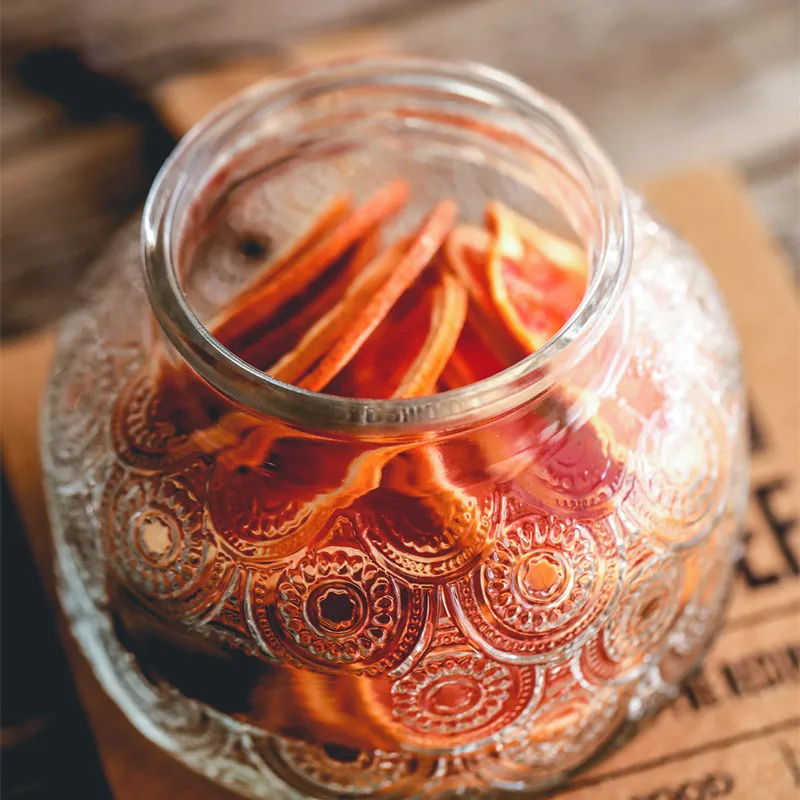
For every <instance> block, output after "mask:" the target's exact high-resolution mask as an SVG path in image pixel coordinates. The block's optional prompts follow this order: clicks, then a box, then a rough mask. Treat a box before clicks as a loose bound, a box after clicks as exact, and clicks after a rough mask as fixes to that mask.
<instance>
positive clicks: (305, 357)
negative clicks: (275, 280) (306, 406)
mask: <svg viewBox="0 0 800 800" xmlns="http://www.w3.org/2000/svg"><path fill="white" fill-rule="evenodd" d="M406 245H407V243H406V242H405V241H401V242H398V243H397V244H395V245H394V246H393V247H391V248H390V249H389V250H387V251H386V252H384V253H382V254H381V255H380V256H378V257H377V258H376V259H374V260H373V262H372V263H371V264H370V265H369V267H368V268H367V269H365V270H363V271H362V272H361V274H360V275H358V276H357V277H356V278H355V280H354V281H353V282H352V283H351V284H350V286H349V287H348V288H347V290H346V291H345V294H344V297H342V298H341V299H340V300H339V302H337V303H336V305H335V306H334V307H333V308H331V309H330V311H328V313H327V314H325V315H324V316H323V317H321V318H320V319H319V320H318V321H317V322H316V324H314V325H312V327H310V328H309V329H308V330H307V331H306V333H305V334H304V335H303V338H302V339H301V340H300V341H299V342H298V344H297V346H296V347H295V348H294V349H293V350H292V351H291V352H289V353H287V354H286V355H285V356H283V358H281V359H280V360H279V361H277V362H276V363H275V364H274V365H273V366H272V367H270V369H268V370H267V372H268V373H269V374H270V375H272V377H273V378H276V379H277V380H279V381H283V382H284V383H294V382H295V381H297V380H298V379H299V378H301V377H302V376H303V375H304V374H305V373H306V372H307V371H308V370H309V369H310V368H311V367H312V366H313V365H314V363H315V362H316V361H318V360H319V359H320V358H321V357H322V355H323V354H324V353H325V352H326V350H328V349H329V348H330V347H331V344H332V343H333V342H334V341H335V339H336V337H337V336H339V335H340V334H341V333H342V331H343V330H344V329H345V328H346V327H347V326H348V324H350V322H351V320H352V319H353V318H354V316H355V315H357V314H358V310H359V309H360V308H364V306H365V305H366V304H367V303H368V302H369V299H370V298H371V297H372V296H374V295H375V292H376V291H377V290H378V288H379V287H380V286H381V285H382V284H384V283H386V281H387V280H388V279H389V277H390V275H391V274H392V272H393V271H394V269H395V268H396V266H397V264H398V262H399V261H400V259H401V257H402V255H403V252H404V250H405V248H406Z"/></svg>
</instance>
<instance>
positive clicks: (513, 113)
mask: <svg viewBox="0 0 800 800" xmlns="http://www.w3.org/2000/svg"><path fill="white" fill-rule="evenodd" d="M397 175H403V176H404V177H407V178H408V179H409V180H410V181H411V183H412V187H413V191H412V197H413V198H414V202H416V203H419V204H420V206H421V207H423V208H424V207H428V206H429V205H430V203H431V202H432V201H434V200H438V199H439V198H441V197H442V196H445V195H450V196H454V197H456V198H457V200H458V202H459V204H460V206H461V210H462V215H463V216H464V217H465V218H467V219H472V220H476V219H480V216H481V214H482V209H483V205H484V203H485V202H486V200H487V199H490V198H496V199H499V200H501V201H503V202H505V203H507V204H508V205H509V206H511V207H513V208H515V209H517V210H519V211H522V212H523V213H526V214H527V215H529V216H532V217H536V218H546V219H547V220H548V223H549V224H553V225H558V224H561V225H562V227H564V229H565V230H568V231H571V233H574V236H575V237H576V238H577V239H579V240H580V241H581V243H582V244H583V245H584V246H585V247H586V249H587V252H588V253H589V256H590V264H591V274H590V285H589V288H588V291H587V294H586V296H585V299H584V301H583V303H582V304H581V306H580V307H579V309H578V310H577V311H576V313H575V314H574V316H573V317H572V318H571V320H570V321H569V322H568V323H567V325H566V326H565V327H564V328H563V329H562V330H561V332H560V333H559V334H558V335H557V336H556V337H555V338H554V339H552V340H551V341H550V342H549V343H548V344H547V345H546V346H544V347H543V348H542V349H541V350H540V351H538V352H536V353H535V354H534V355H532V356H530V357H529V358H527V359H526V360H524V361H522V362H520V363H518V364H516V365H514V366H513V367H511V368H509V369H507V370H505V371H504V372H502V373H500V374H498V375H495V376H494V377H492V378H489V379H487V380H485V381H482V382H480V383H477V384H474V385H471V386H468V387H465V388H462V389H457V390H454V391H451V392H447V393H443V394H439V395H435V396H431V397H427V398H423V399H415V400H408V401H405V400H403V401H400V400H392V401H388V400H387V401H368V400H351V399H344V398H337V397H332V396H328V395H322V394H314V393H309V392H305V391H302V390H299V389H296V388H293V387H291V386H287V385H284V384H280V383H277V382H276V381H274V380H272V379H271V378H269V377H267V376H266V375H264V374H263V373H262V372H260V371H258V370H257V369H255V368H253V367H251V366H249V365H248V364H246V363H245V362H244V361H242V360H240V359H238V358H236V357H235V356H234V355H233V354H232V353H230V352H228V351H226V350H225V348H223V347H222V346H221V345H220V344H219V343H218V342H217V341H216V340H214V339H213V337H211V335H210V334H209V333H208V331H207V330H206V328H205V327H204V326H203V322H204V321H205V320H207V319H208V318H209V316H210V315H211V313H213V311H214V310H215V309H217V308H218V307H219V306H220V305H221V304H222V303H223V302H224V301H225V299H226V298H227V297H229V296H230V295H231V294H232V292H233V291H235V290H236V288H237V287H239V286H240V285H241V284H242V283H244V282H245V281H246V280H247V279H248V277H249V276H250V275H251V274H252V272H253V270H254V269H256V268H258V267H259V266H260V265H261V263H262V260H263V258H266V257H268V251H269V250H270V248H271V247H278V248H279V247H280V246H281V245H282V244H283V243H284V242H287V241H289V240H291V239H292V238H293V237H294V236H296V235H297V234H298V233H299V232H300V231H302V230H303V228H304V225H305V224H306V223H307V221H308V219H309V218H310V215H311V214H312V213H313V211H314V209H315V208H317V207H318V204H319V203H320V201H322V200H324V199H325V198H326V197H329V196H330V195H331V194H332V193H333V192H335V191H337V190H341V189H342V188H343V187H345V188H349V189H352V190H353V191H354V192H356V194H358V195H362V194H364V195H365V194H367V193H368V192H370V191H372V190H373V189H374V188H375V187H376V186H378V185H380V184H381V183H382V182H384V181H385V180H387V179H389V178H392V177H395V176H397ZM418 214H419V208H418V207H414V206H413V203H412V207H411V208H409V210H408V212H407V213H406V215H405V216H404V217H403V219H402V220H401V221H400V223H399V228H401V229H402V228H404V227H407V226H408V225H409V224H411V223H412V222H413V220H414V219H416V218H417V216H418ZM86 293H87V297H86V304H85V305H84V307H83V308H81V310H79V311H77V312H76V313H74V314H73V315H72V316H71V317H70V318H69V319H68V320H67V321H66V322H65V323H64V325H63V329H62V331H61V336H60V339H59V345H58V351H57V355H56V358H55V367H54V371H53V375H52V380H51V383H50V386H49V391H48V393H47V397H46V402H45V408H44V422H43V461H44V467H45V474H46V484H47V493H48V503H49V509H50V515H51V520H52V526H53V536H54V540H55V545H56V562H57V573H58V577H59V584H60V594H61V599H62V603H63V605H64V608H65V610H66V612H67V614H68V617H69V619H70V622H71V625H72V630H73V633H74V635H75V637H76V638H77V640H78V641H79V643H80V644H81V646H82V648H83V649H84V651H85V653H86V655H87V657H88V659H89V660H90V662H91V663H92V664H93V666H94V668H95V671H96V674H97V676H98V678H99V679H100V681H101V683H102V684H103V686H104V687H105V689H106V690H107V691H108V693H109V694H110V695H111V696H112V697H113V698H114V699H115V701H116V702H117V703H118V704H119V705H120V707H121V708H122V709H123V710H124V712H125V713H126V714H127V715H128V717H129V718H130V719H131V721H132V722H133V723H134V724H135V725H136V726H137V727H138V728H139V729H140V730H141V731H142V732H143V733H144V734H145V735H146V736H148V737H149V738H151V739H152V740H153V741H155V742H156V743H158V744H159V745H160V746H162V747H163V748H165V749H166V750H167V751H169V752H170V753H172V754H173V755H174V756H175V757H176V758H178V759H180V760H181V761H183V762H184V763H186V764H187V765H189V766H190V767H191V768H193V769H195V770H197V771H198V772H201V773H202V774H204V775H206V776H208V777H210V778H211V779H213V780H216V781H218V782H220V783H221V784H224V785H226V786H228V787H229V788H232V789H234V790H235V791H238V792H240V793H241V794H242V795H244V796H248V797H256V798H269V799H270V800H279V799H280V798H299V797H387V798H388V797H398V798H400V797H411V796H413V797H426V796H430V797H439V796H443V795H445V794H447V793H448V792H451V791H452V792H456V791H460V790H465V791H468V792H471V793H472V795H474V796H479V795H482V794H484V793H485V794H486V795H487V796H488V795H494V794H500V795H505V793H508V794H509V796H511V795H513V793H514V792H515V791H518V790H530V789H537V788H540V787H546V786H549V785H552V784H553V783H556V782H558V781H560V780H563V779H564V778H565V777H567V776H568V775H569V774H570V773H571V772H572V771H574V770H575V769H576V768H578V767H580V766H581V765H583V764H584V763H585V762H586V761H587V760H588V759H589V758H591V757H592V756H594V755H595V754H597V753H598V752H599V751H600V750H601V749H602V748H604V747H606V746H608V745H609V743H610V742H612V741H617V740H619V737H620V736H621V735H622V734H623V733H624V732H625V731H626V730H628V729H629V728H630V727H631V726H632V725H635V724H636V723H638V722H639V721H641V720H642V719H643V718H644V717H646V716H649V715H650V714H651V713H652V712H654V711H655V710H656V709H657V708H658V707H659V706H660V705H661V704H662V703H663V702H664V701H665V700H666V699H668V698H669V697H670V696H671V695H672V694H673V693H674V692H675V689H676V686H677V685H678V683H679V682H680V681H681V679H682V678H683V677H684V676H685V675H686V674H687V672H688V671H690V670H691V669H692V668H693V666H694V665H695V664H696V663H697V662H698V660H699V659H700V658H701V657H702V655H703V653H704V652H705V649H706V648H707V646H708V644H709V642H710V640H711V638H712V637H713V635H714V633H715V631H716V629H717V627H718V625H719V620H720V617H721V613H722V609H723V606H724V601H725V598H726V595H727V590H728V584H729V580H730V576H731V572H732V563H733V559H734V557H735V555H736V550H737V538H738V537H737V532H738V526H739V523H740V521H741V517H742V514H743V508H744V501H745V495H746V492H747V470H746V437H745V432H744V427H743V394H742V382H741V373H740V364H739V354H738V346H737V342H736V339H735V336H734V333H733V331H732V329H731V324H730V321H729V319H728V317H727V315H726V312H725V310H724V308H723V305H722V302H721V299H720V296H719V293H718V290H717V288H716V286H715V284H714V281H713V279H712V278H711V277H710V275H709V273H708V272H707V270H706V268H705V267H704V266H703V265H702V264H701V263H700V262H699V261H698V259H697V256H696V255H695V254H694V253H693V252H692V250H691V249H690V248H689V247H688V246H687V245H686V244H684V243H683V242H682V241H680V240H679V239H678V238H677V237H676V236H675V235H674V234H673V233H672V232H671V231H669V230H667V229H666V228H665V227H664V226H663V225H661V224H660V223H659V222H657V221H656V220H654V219H653V217H652V216H651V215H650V213H649V211H648V210H647V208H646V206H645V205H644V204H643V202H642V200H641V199H640V198H639V197H638V196H636V195H635V194H633V193H630V192H627V191H626V190H624V189H623V187H622V186H621V184H620V181H619V178H618V177H617V175H616V173H615V172H614V170H613V168H612V167H611V166H610V165H609V164H608V162H607V160H606V158H605V157H604V156H603V154H602V153H601V152H600V151H599V150H598V148H597V146H596V145H595V143H594V142H593V140H592V139H591V138H590V136H589V135H588V134H587V133H586V132H585V131H584V130H583V128H582V127H581V126H580V125H579V124H578V123H577V122H576V121H575V120H574V119H573V118H572V117H571V116H570V115H569V114H568V113H567V112H566V111H564V110H563V109H562V108H560V107H559V106H558V105H556V104H555V103H553V102H552V101H550V100H548V99H546V98H544V97H542V96H541V95H539V94H537V93H536V92H535V91H533V90H532V89H530V88H528V87H526V86H524V85H523V84H521V83H520V82H518V81H517V80H516V79H514V78H512V77H510V76H508V75H505V74H502V73H498V72H496V71H494V70H491V69H488V68H484V67H479V66H474V65H461V64H459V65H454V64H446V63H439V62H429V61H423V60H409V59H389V60H381V61H369V62H353V63H346V64H339V65H336V66H332V67H330V68H329V69H326V70H324V71H320V72H314V73H303V74H297V75H294V76H289V77H287V78H286V79H285V80H281V81H278V82H274V83H271V84H269V85H265V86H260V87H256V88H254V89H253V90H251V91H249V92H247V93H245V94H244V95H242V96H240V97H239V98H237V99H236V100H235V101H234V102H232V103H231V104H229V105H228V106H227V107H226V108H225V109H223V110H222V111H221V112H219V113H218V114H216V115H215V116H213V117H212V118H210V119H209V120H207V121H205V122H204V123H202V124H201V125H200V126H199V127H198V128H197V129H196V130H195V131H194V132H193V133H192V134H190V136H189V137H187V139H185V140H184V142H183V143H182V144H181V145H180V146H179V148H178V149H177V151H176V152H175V154H174V155H173V157H172V158H171V159H170V161H169V162H168V163H167V165H166V166H165V167H164V169H163V170H162V173H161V175H160V176H159V178H158V180H157V181H156V184H155V185H154V187H153V189H152V192H151V195H150V198H149V201H148V204H147V207H146V209H145V212H144V221H143V225H142V229H141V250H140V241H139V236H138V230H136V229H134V228H133V227H131V228H130V229H128V230H126V231H124V232H123V233H122V234H120V236H119V237H118V239H117V240H116V241H115V242H114V243H112V245H111V247H110V249H109V250H108V252H107V253H106V255H105V257H104V258H103V259H102V261H101V263H100V264H99V265H98V266H97V268H96V269H95V271H94V272H93V277H92V279H91V281H90V283H89V284H88V285H87V287H86ZM164 362H171V363H173V364H176V363H181V362H183V363H185V364H186V365H188V366H189V367H191V369H192V370H193V371H194V372H195V373H197V374H198V375H200V376H201V377H202V378H203V380H204V381H205V382H206V383H207V387H208V388H207V391H208V393H209V397H211V398H213V402H212V405H214V404H216V406H215V408H216V411H215V413H214V414H212V415H211V416H212V417H213V418H209V419H206V420H204V421H203V423H202V424H206V425H208V427H209V429H211V428H212V427H213V424H214V422H215V420H216V419H217V418H218V417H219V415H221V414H223V413H225V412H227V411H229V410H231V409H239V410H241V409H244V410H246V411H247V413H248V414H249V415H251V416H255V417H257V418H258V420H259V423H258V425H259V427H257V428H256V429H255V433H253V432H252V431H248V430H244V431H243V432H242V435H243V436H245V435H255V436H258V435H268V436H269V437H270V441H271V442H273V446H272V450H271V452H270V456H269V458H268V459H266V460H265V461H264V462H263V463H259V464H255V465H249V466H247V467H244V468H243V467H242V466H241V465H239V466H236V465H234V464H232V463H231V462H230V460H229V459H226V457H225V449H224V443H223V444H221V445H220V446H219V448H217V450H215V451H214V452H210V451H209V450H208V449H205V450H203V449H197V448H196V447H195V446H194V445H193V442H194V441H195V439H192V438H191V436H190V435H189V434H190V432H191V431H192V430H195V429H196V428H197V426H198V425H199V424H201V423H198V421H197V418H196V415H195V413H194V410H195V405H196V403H195V400H196V397H195V392H194V390H193V391H188V392H184V393H183V394H181V392H180V391H177V390H176V391H175V392H173V394H172V395H171V397H170V399H168V400H164V397H163V396H160V395H159V394H158V393H156V392H155V390H154V385H155V381H156V377H155V376H157V375H158V367H157V365H158V364H159V363H164ZM154 365H156V366H154ZM204 391H205V390H204ZM265 432H266V434H265Z"/></svg>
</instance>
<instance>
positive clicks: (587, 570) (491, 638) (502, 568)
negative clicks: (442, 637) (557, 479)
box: [448, 514, 623, 664]
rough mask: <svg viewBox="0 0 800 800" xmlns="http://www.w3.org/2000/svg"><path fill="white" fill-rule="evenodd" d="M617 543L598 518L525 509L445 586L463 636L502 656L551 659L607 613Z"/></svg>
mask: <svg viewBox="0 0 800 800" xmlns="http://www.w3.org/2000/svg"><path fill="white" fill-rule="evenodd" d="M622 569H623V564H622V559H621V557H620V550H619V544H618V542H617V540H616V538H615V536H614V534H613V532H612V530H611V528H610V527H607V526H606V525H605V524H603V523H600V524H597V525H594V526H592V527H588V526H587V525H584V524H578V523H573V522H566V521H564V520H561V519H558V518H555V517H547V516H541V515H537V514H530V515H528V516H524V517H519V518H517V519H516V520H515V521H514V522H512V523H510V524H509V525H507V526H506V527H505V528H504V529H503V530H501V531H499V532H498V533H497V534H496V535H495V536H494V537H493V538H492V542H491V548H490V550H489V552H488V553H487V555H486V557H485V558H484V560H483V562H482V563H481V565H480V566H479V567H478V568H477V569H475V570H474V571H473V573H472V575H469V576H467V577H465V578H462V579H461V580H460V581H458V582H457V583H456V584H454V585H452V586H450V587H448V588H449V600H450V603H451V604H452V606H453V610H454V617H455V619H456V621H457V623H458V625H459V627H460V628H461V629H462V631H463V632H464V635H465V636H466V637H467V638H468V639H469V640H470V641H472V642H474V643H475V644H476V645H477V646H478V647H480V648H481V649H482V650H484V651H485V652H486V653H487V654H488V655H490V656H492V657H493V658H497V659H498V660H500V661H507V662H509V663H517V664H534V663H545V662H550V661H556V660H559V659H561V658H563V657H564V651H565V650H567V649H574V648H575V647H577V646H578V645H579V643H580V642H581V641H583V640H584V639H585V637H586V636H587V635H588V634H589V633H590V632H591V628H592V626H593V625H597V624H600V622H601V621H602V619H603V618H604V617H605V616H606V615H607V614H608V613H609V612H610V610H611V608H612V607H613V604H614V601H615V598H616V596H617V594H618V593H619V587H620V585H621V583H622Z"/></svg>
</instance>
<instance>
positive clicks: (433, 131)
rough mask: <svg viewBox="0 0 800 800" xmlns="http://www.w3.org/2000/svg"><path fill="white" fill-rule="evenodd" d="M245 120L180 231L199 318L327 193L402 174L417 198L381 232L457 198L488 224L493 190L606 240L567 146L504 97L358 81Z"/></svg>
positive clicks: (572, 235) (586, 236) (512, 203)
mask: <svg viewBox="0 0 800 800" xmlns="http://www.w3.org/2000/svg"><path fill="white" fill-rule="evenodd" d="M248 127H251V128H252V130H251V131H250V132H249V133H248V134H247V135H246V136H245V137H244V139H243V140H242V139H241V132H236V134H235V135H237V136H238V137H239V139H240V144H239V145H238V146H236V145H234V146H233V147H231V148H230V149H229V150H228V154H227V156H226V157H225V158H224V159H223V160H222V161H221V162H220V161H215V162H214V163H213V165H212V168H211V169H210V170H208V171H207V173H206V174H205V176H204V180H203V183H202V185H200V186H198V187H197V188H196V190H195V193H194V194H195V196H194V198H193V199H190V200H189V202H190V203H191V207H190V213H189V214H187V215H186V219H187V220H188V224H186V225H185V226H184V228H183V231H182V233H181V244H180V250H179V252H180V253H181V256H182V258H181V262H182V263H181V265H180V267H179V274H180V276H181V289H182V291H183V292H184V294H185V296H186V298H187V301H188V303H189V305H190V306H191V308H192V310H193V311H194V313H195V314H196V316H197V317H198V319H199V320H201V322H203V323H208V321H209V320H210V319H211V318H212V317H213V316H214V314H215V313H216V312H217V311H219V309H220V308H221V307H222V306H224V304H225V303H226V301H227V300H228V299H229V298H230V297H231V296H232V295H233V294H235V293H236V292H237V291H238V290H239V289H240V288H241V287H242V286H244V285H245V284H246V283H247V282H248V281H249V280H251V279H252V277H253V276H254V275H255V274H256V273H258V272H259V270H261V269H263V268H264V267H265V265H267V264H268V263H269V261H270V260H271V259H272V258H273V257H274V256H275V255H277V254H280V253H281V252H283V251H284V250H285V249H287V248H288V247H289V246H290V245H291V243H292V242H293V241H294V240H296V239H297V238H298V237H299V236H300V235H301V234H302V233H303V232H304V231H305V230H306V229H307V227H308V226H309V225H310V223H311V221H312V220H313V219H314V218H315V216H316V215H317V214H318V213H319V211H320V209H321V208H323V207H324V205H325V203H326V201H329V200H330V198H331V197H333V196H334V195H336V194H338V193H344V192H347V193H351V194H352V195H353V197H354V199H355V202H356V203H359V202H361V201H364V200H365V199H367V198H368V197H369V196H370V195H371V194H372V193H373V192H375V191H377V190H378V189H379V188H380V187H381V186H382V185H384V184H386V183H387V182H389V181H391V180H393V179H396V178H398V177H402V178H404V179H405V180H407V181H408V182H409V184H410V186H411V193H410V201H409V203H408V205H407V206H406V208H405V209H404V210H403V211H402V212H401V213H400V214H398V215H397V217H395V218H394V219H393V220H391V222H390V223H389V224H388V225H387V226H386V227H385V230H384V234H385V240H386V241H387V242H391V241H394V240H396V239H397V238H398V237H400V236H402V235H404V234H407V233H409V232H411V231H412V230H414V229H415V227H416V226H417V225H418V224H419V222H420V221H421V219H422V217H423V216H424V215H425V214H426V213H427V212H428V211H430V209H431V208H432V207H433V206H434V204H435V203H437V202H438V201H439V200H442V199H443V198H452V199H454V200H455V201H456V202H457V203H458V205H459V209H460V216H459V219H460V221H461V222H467V223H472V224H478V225H480V224H482V220H483V216H484V208H485V205H486V203H487V201H490V200H499V201H500V202H501V203H503V204H504V205H507V206H508V207H510V208H513V209H515V210H517V211H518V212H520V213H522V214H524V215H525V216H526V217H528V218H529V219H531V220H533V221H535V222H536V223H537V224H538V225H540V226H541V227H544V228H546V229H549V230H551V231H553V232H554V233H556V234H558V235H560V236H562V237H564V238H566V239H569V240H571V241H573V242H579V243H580V244H581V245H582V246H583V247H585V248H586V249H587V250H589V251H590V252H591V251H592V249H593V248H594V249H596V248H597V246H598V235H597V232H598V227H599V225H598V220H597V219H596V215H597V213H596V209H593V207H592V203H591V197H590V196H589V192H588V190H587V187H586V186H583V185H582V184H581V181H580V178H579V176H578V175H577V174H576V172H577V170H573V171H571V170H570V166H574V165H571V164H570V161H569V157H568V154H567V153H565V152H564V151H563V147H562V149H561V151H559V149H558V144H557V143H556V142H555V141H553V140H548V135H547V133H548V132H547V131H546V130H545V129H544V128H537V129H535V130H533V129H530V125H528V126H527V127H528V129H527V130H526V129H525V128H526V126H525V125H523V124H522V123H521V120H520V119H519V118H517V117H516V116H515V115H514V114H513V112H511V111H509V110H507V109H498V108H497V107H495V106H493V105H491V104H489V103H486V102H479V101H477V100H468V99H464V98H463V97H462V98H461V99H459V100H456V99H455V93H454V92H453V91H449V90H446V89H434V88H432V87H428V88H422V87H419V86H411V85H409V86H405V87H404V86H396V85H387V86H374V87H369V88H368V87H363V86H360V87H357V88H352V87H350V88H347V89H340V90H337V91H333V92H330V93H328V92H325V93H320V94H316V95H312V96H309V97H303V98H302V99H301V100H299V102H296V103H294V104H292V105H291V106H289V107H284V108H283V109H278V110H277V111H271V112H270V113H269V114H264V115H263V116H262V115H258V116H257V117H256V118H255V119H254V120H253V121H252V122H251V123H250V124H249V126H248Z"/></svg>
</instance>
